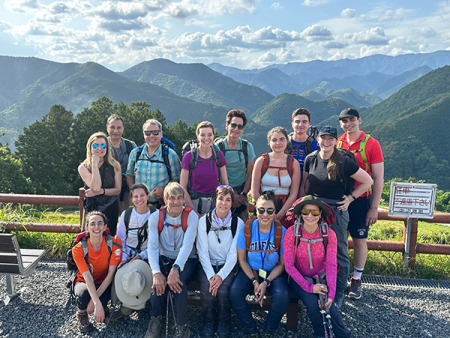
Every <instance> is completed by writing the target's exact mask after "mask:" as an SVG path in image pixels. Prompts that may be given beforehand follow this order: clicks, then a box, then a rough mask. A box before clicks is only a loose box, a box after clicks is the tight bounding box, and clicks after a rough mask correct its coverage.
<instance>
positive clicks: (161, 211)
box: [158, 207, 192, 235]
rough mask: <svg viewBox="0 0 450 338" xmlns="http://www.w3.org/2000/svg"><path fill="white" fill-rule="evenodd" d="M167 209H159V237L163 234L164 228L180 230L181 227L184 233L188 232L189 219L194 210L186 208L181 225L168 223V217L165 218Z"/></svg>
mask: <svg viewBox="0 0 450 338" xmlns="http://www.w3.org/2000/svg"><path fill="white" fill-rule="evenodd" d="M165 209H166V207H162V208H161V209H159V220H158V235H160V234H161V232H162V230H163V228H164V226H167V227H169V226H172V227H173V228H174V229H178V228H179V227H181V228H182V229H183V232H186V230H187V227H188V222H187V220H188V217H189V213H190V212H191V211H192V208H189V207H184V209H183V211H182V216H181V224H176V225H175V224H168V223H166V220H165V219H166V217H165V215H164V214H165V212H166V211H165Z"/></svg>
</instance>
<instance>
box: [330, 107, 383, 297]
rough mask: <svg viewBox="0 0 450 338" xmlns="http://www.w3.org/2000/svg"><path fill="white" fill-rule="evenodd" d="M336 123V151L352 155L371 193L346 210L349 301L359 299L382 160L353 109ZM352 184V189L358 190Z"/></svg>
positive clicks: (379, 184)
mask: <svg viewBox="0 0 450 338" xmlns="http://www.w3.org/2000/svg"><path fill="white" fill-rule="evenodd" d="M339 123H340V125H341V128H342V129H343V130H344V132H345V133H344V134H343V135H342V136H341V137H339V139H338V143H337V147H338V148H343V149H348V150H350V151H351V152H352V153H354V154H355V157H356V160H357V162H358V165H359V167H360V168H361V169H363V170H364V171H366V172H367V173H368V174H369V175H370V176H371V177H372V179H373V191H372V189H370V190H369V191H367V192H365V193H364V194H362V195H361V196H360V197H359V198H357V199H356V200H355V201H354V202H353V203H351V204H350V206H349V207H348V212H349V217H350V221H349V223H348V231H349V233H350V235H351V236H352V238H353V245H354V251H353V265H354V271H353V277H352V280H351V286H350V292H349V294H348V296H349V298H352V299H359V298H361V289H362V288H361V275H362V272H363V270H364V265H365V264H366V259H367V242H366V240H367V236H368V234H369V226H370V225H372V224H374V223H375V222H376V221H377V218H378V204H379V203H380V198H381V192H382V191H383V181H384V158H383V153H382V151H381V146H380V144H379V143H378V141H377V140H375V139H374V138H373V137H371V136H370V135H366V134H365V133H364V132H363V131H362V130H360V129H359V126H360V124H361V117H360V116H359V113H358V111H357V110H356V109H353V108H347V109H344V110H343V111H342V112H341V113H340V114H339ZM358 184H359V183H358V182H356V186H358Z"/></svg>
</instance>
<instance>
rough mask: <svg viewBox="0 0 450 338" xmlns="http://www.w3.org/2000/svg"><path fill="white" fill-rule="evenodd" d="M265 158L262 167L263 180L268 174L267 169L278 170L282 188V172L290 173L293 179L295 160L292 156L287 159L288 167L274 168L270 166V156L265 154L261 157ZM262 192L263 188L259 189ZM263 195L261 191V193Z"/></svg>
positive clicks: (279, 183)
mask: <svg viewBox="0 0 450 338" xmlns="http://www.w3.org/2000/svg"><path fill="white" fill-rule="evenodd" d="M261 156H262V158H263V163H262V166H261V178H262V177H263V176H264V174H265V173H266V172H267V169H269V168H272V169H278V185H279V186H280V187H281V177H280V170H287V171H288V173H289V176H290V177H292V175H293V174H294V161H295V158H294V156H292V155H288V156H287V158H286V167H273V166H271V165H270V156H269V155H268V154H267V153H265V154H262V155H261ZM259 189H260V190H261V187H260V188H259ZM260 193H261V191H260Z"/></svg>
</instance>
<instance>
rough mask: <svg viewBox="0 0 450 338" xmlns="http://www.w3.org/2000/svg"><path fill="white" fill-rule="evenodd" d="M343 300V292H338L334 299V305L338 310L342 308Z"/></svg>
mask: <svg viewBox="0 0 450 338" xmlns="http://www.w3.org/2000/svg"><path fill="white" fill-rule="evenodd" d="M344 298H345V295H344V292H340V293H337V292H336V295H335V298H334V304H335V305H336V307H337V308H338V310H339V309H340V308H341V307H342V304H343V303H344Z"/></svg>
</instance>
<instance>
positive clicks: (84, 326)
mask: <svg viewBox="0 0 450 338" xmlns="http://www.w3.org/2000/svg"><path fill="white" fill-rule="evenodd" d="M77 316H78V329H79V330H80V332H81V333H86V332H89V331H91V330H92V324H91V323H90V322H89V316H88V314H87V312H86V311H85V312H78V313H77Z"/></svg>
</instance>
